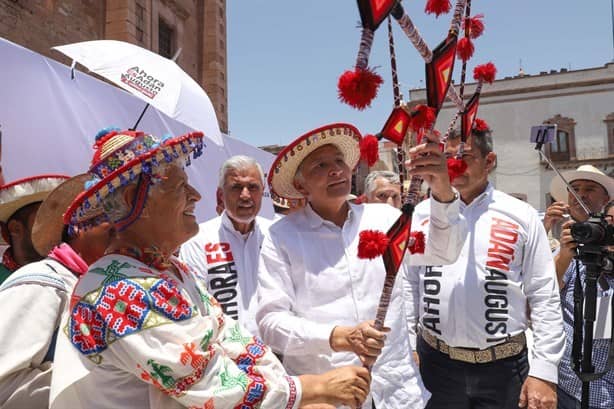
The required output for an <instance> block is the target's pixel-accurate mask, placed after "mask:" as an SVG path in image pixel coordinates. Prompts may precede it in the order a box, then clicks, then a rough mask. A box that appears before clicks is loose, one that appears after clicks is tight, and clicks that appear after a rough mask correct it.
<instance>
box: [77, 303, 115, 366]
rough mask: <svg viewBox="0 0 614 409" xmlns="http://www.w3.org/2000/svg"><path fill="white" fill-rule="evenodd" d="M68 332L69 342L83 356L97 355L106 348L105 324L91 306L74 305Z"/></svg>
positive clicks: (83, 304) (84, 304)
mask: <svg viewBox="0 0 614 409" xmlns="http://www.w3.org/2000/svg"><path fill="white" fill-rule="evenodd" d="M68 330H69V336H70V342H71V343H72V344H73V345H74V346H75V347H76V348H77V349H78V350H79V351H81V353H83V354H85V355H89V354H94V353H98V352H100V351H102V350H104V349H106V347H107V343H106V340H105V338H106V336H105V333H106V324H105V322H104V320H103V318H102V316H101V315H100V314H99V313H98V311H96V308H94V306H92V305H89V304H86V303H83V302H80V303H77V305H75V307H74V308H73V310H72V312H71V315H70V322H69V328H68Z"/></svg>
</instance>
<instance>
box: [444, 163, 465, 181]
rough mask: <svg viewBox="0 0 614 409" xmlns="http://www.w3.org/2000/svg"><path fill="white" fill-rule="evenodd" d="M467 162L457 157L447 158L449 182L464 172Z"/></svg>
mask: <svg viewBox="0 0 614 409" xmlns="http://www.w3.org/2000/svg"><path fill="white" fill-rule="evenodd" d="M466 170H467V162H465V161H464V160H462V159H458V158H448V177H449V178H450V182H452V181H453V180H454V179H456V178H457V177H459V176H460V175H462V174H463V173H465V171H466Z"/></svg>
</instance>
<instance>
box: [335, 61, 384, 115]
mask: <svg viewBox="0 0 614 409" xmlns="http://www.w3.org/2000/svg"><path fill="white" fill-rule="evenodd" d="M383 82H384V80H383V79H382V77H380V76H379V75H378V74H376V73H375V72H374V71H373V70H371V69H368V68H367V69H361V68H356V69H354V70H353V71H349V70H348V71H346V72H344V73H343V74H342V75H341V77H339V82H338V83H337V89H338V91H339V99H340V100H341V101H342V102H344V103H346V104H348V105H350V106H352V107H354V108H356V109H359V110H363V109H365V108H367V107H368V106H370V105H371V101H373V98H375V97H376V96H377V89H378V88H379V86H380V85H381V84H382V83H383Z"/></svg>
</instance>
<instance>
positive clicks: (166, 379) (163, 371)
mask: <svg viewBox="0 0 614 409" xmlns="http://www.w3.org/2000/svg"><path fill="white" fill-rule="evenodd" d="M214 355H215V350H214V349H213V348H212V347H209V348H208V349H207V351H206V352H205V353H204V355H202V359H201V360H199V362H200V363H199V365H198V366H197V367H196V368H195V369H194V372H192V373H191V374H190V375H188V376H184V377H183V378H179V379H175V378H174V377H173V376H172V375H173V371H172V369H171V368H170V367H168V366H166V365H162V364H159V363H157V362H156V361H154V360H153V359H149V360H148V361H147V365H149V366H150V367H151V368H152V369H151V370H149V371H147V370H145V369H144V368H143V367H141V366H140V365H137V367H138V368H139V369H141V379H143V380H144V381H146V382H150V383H151V384H153V385H154V386H155V387H156V388H158V389H160V390H161V391H162V392H164V393H165V394H167V395H170V396H181V395H183V394H184V393H185V391H186V390H188V389H189V388H190V387H191V386H192V385H194V384H195V383H196V382H198V381H200V380H201V378H202V377H203V375H204V373H205V368H206V367H207V365H208V364H209V362H210V361H211V359H212V358H213V356H214Z"/></svg>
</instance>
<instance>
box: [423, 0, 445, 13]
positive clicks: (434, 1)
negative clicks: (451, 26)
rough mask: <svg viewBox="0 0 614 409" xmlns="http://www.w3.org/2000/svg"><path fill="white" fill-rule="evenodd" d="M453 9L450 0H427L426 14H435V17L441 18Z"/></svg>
mask: <svg viewBox="0 0 614 409" xmlns="http://www.w3.org/2000/svg"><path fill="white" fill-rule="evenodd" d="M451 8H452V4H450V0H427V1H426V6H424V12H425V13H426V14H435V17H439V16H440V15H442V14H446V13H448V12H449V11H450V9H451Z"/></svg>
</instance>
